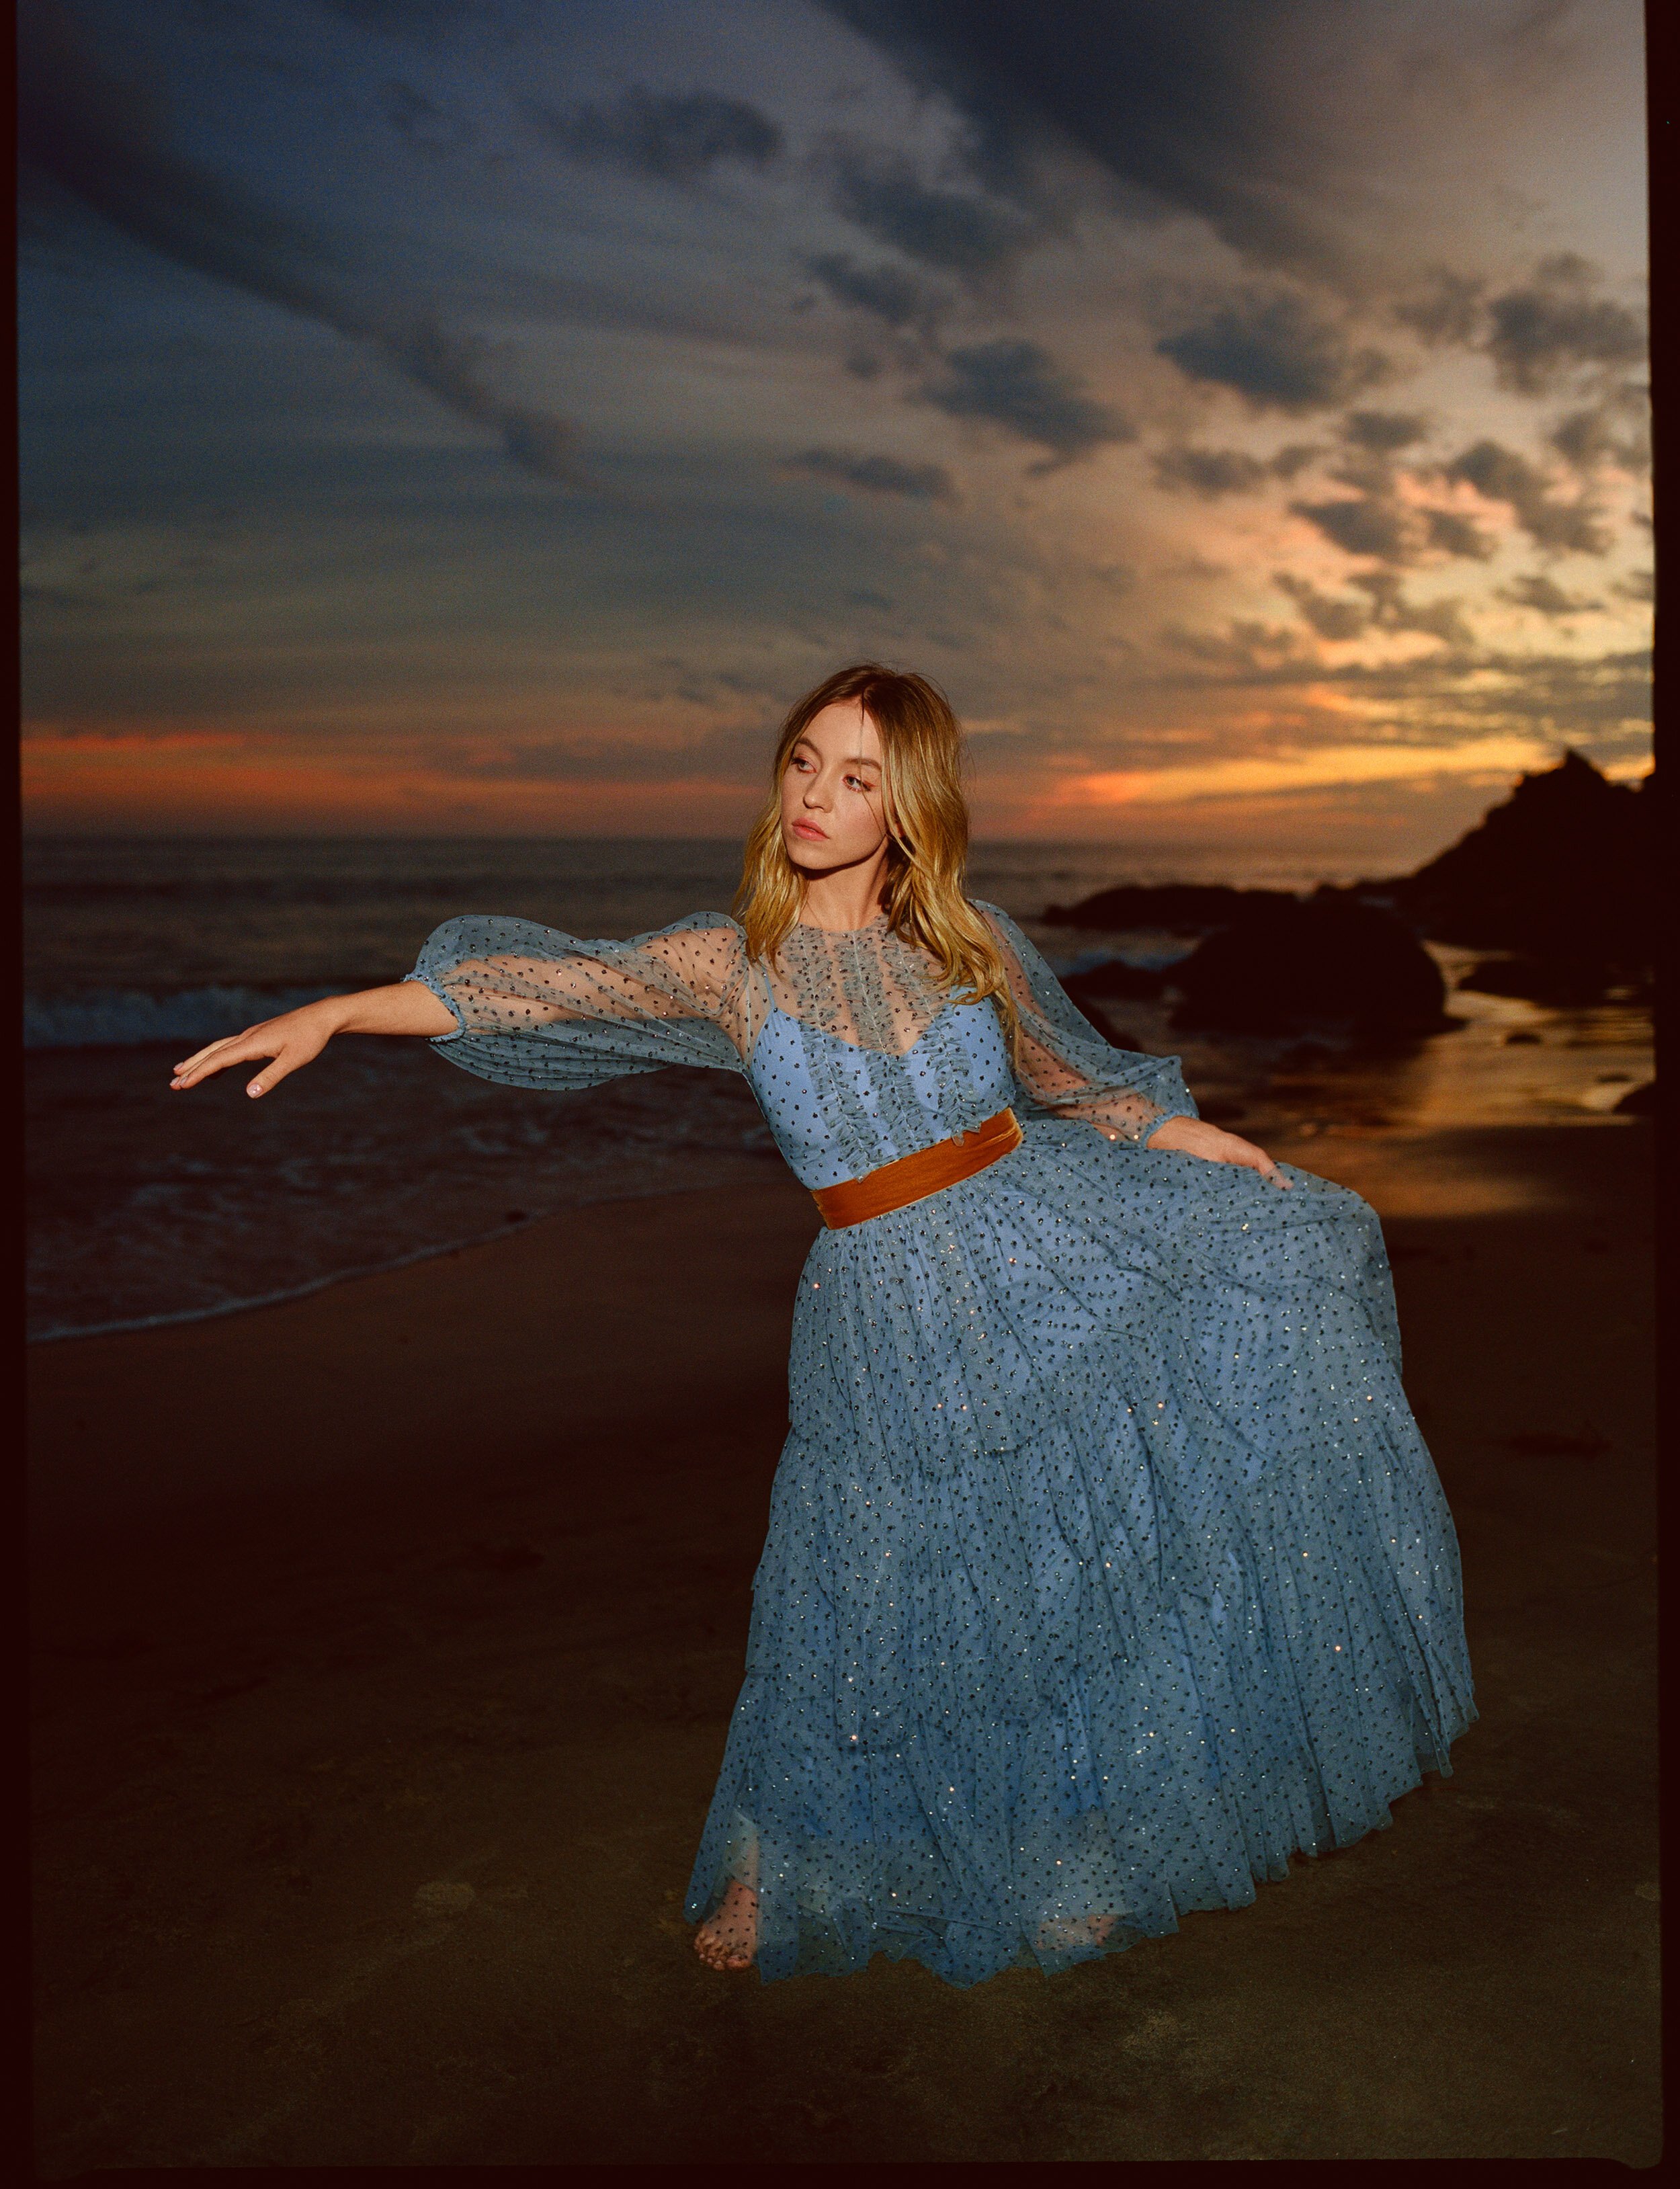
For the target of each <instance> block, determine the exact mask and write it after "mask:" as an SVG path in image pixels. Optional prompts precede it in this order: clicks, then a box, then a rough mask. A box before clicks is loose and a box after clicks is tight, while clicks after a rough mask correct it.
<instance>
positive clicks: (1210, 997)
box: [1044, 752, 1656, 1032]
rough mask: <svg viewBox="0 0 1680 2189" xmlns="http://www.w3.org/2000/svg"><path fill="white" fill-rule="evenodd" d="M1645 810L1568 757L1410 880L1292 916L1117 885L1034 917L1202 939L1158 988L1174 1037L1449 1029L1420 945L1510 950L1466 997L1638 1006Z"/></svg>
mask: <svg viewBox="0 0 1680 2189" xmlns="http://www.w3.org/2000/svg"><path fill="white" fill-rule="evenodd" d="M1655 796H1656V794H1655V778H1654V777H1650V776H1648V777H1646V778H1645V779H1644V781H1643V783H1642V784H1641V785H1640V786H1639V787H1638V789H1628V788H1626V787H1625V786H1623V785H1621V784H1619V783H1611V782H1609V780H1608V779H1607V778H1605V777H1604V775H1602V774H1601V773H1600V772H1599V771H1598V769H1597V768H1596V767H1594V766H1593V765H1592V761H1589V760H1587V759H1586V758H1585V757H1584V756H1583V755H1581V754H1580V753H1577V752H1566V753H1565V754H1564V757H1563V759H1562V760H1561V761H1559V762H1558V765H1557V766H1556V767H1553V768H1547V769H1544V770H1542V771H1541V772H1539V773H1537V774H1535V775H1525V776H1524V777H1523V778H1521V779H1520V781H1519V783H1518V784H1517V786H1516V788H1515V789H1514V790H1513V792H1512V794H1511V795H1510V797H1508V798H1507V799H1506V800H1503V801H1502V803H1501V804H1500V805H1498V806H1494V807H1492V808H1491V810H1490V811H1489V812H1488V813H1487V814H1486V815H1485V816H1484V817H1483V819H1482V820H1481V821H1480V822H1479V823H1478V824H1477V825H1476V827H1475V828H1474V829H1470V830H1468V832H1467V833H1466V834H1464V835H1463V836H1462V837H1461V838H1460V839H1459V840H1458V841H1457V843H1456V844H1454V845H1452V846H1450V848H1449V849H1448V850H1446V851H1443V852H1441V853H1440V856H1439V857H1436V858H1434V859H1431V860H1430V861H1429V862H1428V864H1427V865H1425V866H1422V867H1420V868H1418V869H1417V872H1416V873H1415V874H1397V875H1394V876H1392V877H1390V878H1389V879H1388V880H1372V881H1363V882H1355V883H1354V884H1352V885H1350V886H1349V887H1348V888H1345V889H1343V888H1337V887H1333V886H1332V885H1328V884H1326V885H1324V886H1323V887H1321V888H1320V889H1319V890H1317V891H1315V892H1314V894H1313V896H1312V897H1311V898H1310V899H1309V900H1308V901H1306V902H1302V901H1301V900H1300V899H1298V898H1297V897H1293V896H1291V895H1289V894H1288V893H1287V891H1281V890H1240V889H1228V888H1222V887H1219V886H1216V885H1208V884H1204V883H1191V882H1185V883H1173V884H1169V885H1166V886H1164V887H1160V888H1149V887H1144V886H1132V887H1125V888H1120V889H1110V890H1103V891H1099V892H1098V894H1097V895H1096V896H1095V897H1087V898H1085V899H1084V900H1083V902H1081V903H1079V904H1076V905H1050V906H1049V907H1048V908H1046V910H1045V913H1044V919H1045V921H1046V923H1047V924H1048V925H1052V926H1059V927H1074V928H1084V929H1087V930H1104V931H1106V932H1108V933H1111V934H1114V933H1119V932H1122V931H1123V930H1127V929H1138V928H1159V929H1164V930H1167V931H1168V933H1170V934H1176V935H1184V936H1191V935H1199V936H1204V937H1205V938H1206V940H1204V941H1203V942H1202V944H1201V946H1200V947H1198V948H1197V949H1196V951H1195V952H1194V953H1192V955H1191V956H1190V957H1189V958H1187V959H1183V960H1182V961H1181V962H1180V963H1179V964H1177V965H1175V966H1174V967H1173V968H1172V969H1171V970H1170V971H1169V972H1168V974H1167V976H1165V977H1166V981H1167V984H1168V985H1169V986H1171V987H1175V988H1177V989H1178V990H1179V992H1180V993H1181V994H1182V996H1183V998H1184V1002H1183V1004H1182V1006H1181V1008H1180V1010H1179V1013H1178V1015H1177V1016H1176V1019H1175V1021H1174V1022H1175V1023H1176V1024H1178V1025H1180V1026H1197V1027H1214V1026H1223V1027H1229V1028H1230V1029H1231V1030H1232V1031H1238V1030H1247V1031H1254V1032H1262V1031H1264V1032H1287V1031H1289V1030H1290V1029H1292V1028H1294V1027H1305V1026H1313V1025H1321V1024H1326V1023H1340V1024H1343V1025H1351V1026H1354V1027H1358V1028H1360V1029H1362V1030H1366V1031H1375V1030H1377V1028H1383V1029H1389V1030H1395V1029H1399V1028H1401V1027H1406V1028H1413V1029H1417V1030H1428V1028H1430V1027H1434V1026H1441V1025H1445V1024H1451V1023H1454V1021H1446V1020H1445V1019H1444V1018H1443V1017H1442V1015H1441V1009H1440V1006H1441V999H1442V982H1441V978H1440V973H1439V972H1438V971H1437V970H1436V969H1435V966H1434V960H1433V959H1431V958H1430V957H1429V955H1428V952H1427V951H1426V950H1425V949H1423V947H1422V944H1423V942H1424V941H1428V942H1444V943H1454V944H1457V945H1459V946H1461V947H1468V948H1471V949H1475V950H1486V951H1498V952H1502V953H1509V954H1507V955H1504V956H1502V957H1500V958H1497V959H1489V960H1488V961H1487V962H1486V963H1485V964H1480V965H1479V966H1477V967H1476V968H1475V969H1474V970H1473V971H1472V972H1471V973H1470V974H1469V975H1468V976H1467V978H1466V980H1465V981H1464V985H1465V986H1466V987H1474V988H1478V989H1479V990H1481V991H1483V992H1484V993H1490V994H1494V995H1508V996H1523V997H1526V998H1530V999H1532V1000H1533V1001H1535V1002H1537V1003H1545V1004H1587V1003H1592V1002H1593V1001H1595V1000H1597V999H1598V998H1600V997H1602V996H1603V995H1604V993H1605V991H1606V990H1607V989H1611V988H1615V987H1618V986H1620V987H1622V988H1623V989H1624V990H1626V987H1627V985H1628V984H1629V983H1631V984H1632V987H1633V989H1634V990H1635V991H1638V992H1642V993H1643V992H1644V991H1645V990H1646V989H1647V987H1648V985H1649V976H1650V963H1651V956H1652V936H1653V932H1654V929H1655V887H1656V885H1655V861H1656V849H1655V834H1656V831H1655ZM1110 970H1111V969H1109V968H1100V969H1098V973H1100V974H1102V975H1107V974H1109V972H1110ZM1127 974H1130V975H1131V977H1133V978H1138V977H1141V976H1137V975H1135V974H1133V973H1132V969H1129V968H1125V969H1112V977H1114V978H1115V979H1116V980H1119V979H1121V978H1122V977H1123V976H1124V975H1127ZM1096 977H1097V974H1085V975H1080V976H1076V980H1077V981H1086V982H1089V981H1093V980H1094V979H1095V978H1096ZM1085 993H1089V994H1090V995H1092V996H1095V995H1097V994H1098V993H1112V994H1122V993H1129V994H1134V995H1142V994H1144V993H1147V992H1146V991H1145V989H1143V988H1141V987H1134V988H1130V989H1126V988H1120V987H1116V988H1113V989H1110V990H1107V991H1100V990H1098V989H1096V988H1087V990H1086V992H1085Z"/></svg>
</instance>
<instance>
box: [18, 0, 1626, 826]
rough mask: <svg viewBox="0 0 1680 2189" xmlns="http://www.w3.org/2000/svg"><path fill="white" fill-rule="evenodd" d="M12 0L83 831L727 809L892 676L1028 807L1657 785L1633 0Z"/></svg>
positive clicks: (36, 759) (747, 802)
mask: <svg viewBox="0 0 1680 2189" xmlns="http://www.w3.org/2000/svg"><path fill="white" fill-rule="evenodd" d="M24 43H25V84H26V96H25V144H26V150H27V153H28V155H29V166H28V173H27V179H26V184H25V200H24V215H25V241H24V255H23V276H22V280H23V305H22V310H23V390H24V396H23V411H24V506H25V580H26V599H25V701H26V740H27V742H26V748H25V777H26V784H27V795H28V800H29V805H28V809H27V810H28V813H29V816H30V818H31V823H32V824H33V825H34V826H35V827H37V828H39V829H72V830H76V831H83V832H100V831H111V832H121V833H146V832H151V831H158V832H163V831H169V830H177V829H185V830H189V831H200V830H201V831H217V832H225V833H230V834H236V833H241V832H246V833H257V834H263V833H267V834H278V833H289V832H294V831H295V832H309V831H314V830H320V831H322V832H325V833H333V834H341V833H352V832H360V831H369V832H394V833H400V834H452V833H466V834H480V833H481V834H498V833H502V832H512V833H516V834H529V835H535V834H550V833H552V834H679V835H686V836H699V835H727V834H733V833H735V832H737V831H738V829H739V828H740V827H741V825H742V824H743V823H744V820H745V818H746V817H747V816H748V814H749V812H750V810H751V809H752V807H753V806H754V805H755V802H756V800H757V797H758V796H759V795H760V792H761V783H762V775H763V768H764V761H765V748H766V738H767V736H768V734H769V732H770V731H771V730H772V727H773V726H774V723H775V721H777V719H778V716H779V715H780V713H781V712H782V711H783V709H784V708H785V706H786V704H787V703H788V702H789V699H792V698H794V697H795V696H796V695H797V694H798V693H799V692H800V690H802V689H803V688H804V687H806V686H807V685H808V684H809V683H811V682H814V681H815V680H816V679H817V677H818V676H822V675H823V674H825V673H826V672H827V671H828V670H829V669H831V668H833V667H835V666H837V665H840V663H841V662H843V661H846V660H848V659H854V658H857V657H860V656H874V657H878V658H882V659H886V660H888V661H890V662H891V663H893V664H895V665H900V666H905V667H912V668H918V669H920V670H924V671H925V673H926V674H928V675H930V676H933V677H934V678H935V679H936V680H937V681H938V682H940V683H941V684H942V685H943V686H944V687H945V688H946V689H947V691H948V692H949V693H950V694H951V696H952V698H953V700H954V702H955V703H956V704H957V706H958V708H959V711H960V712H961V713H962V714H963V715H964V718H965V719H966V721H968V723H969V725H970V729H971V731H972V732H973V738H974V748H975V751H974V759H975V789H976V825H977V827H978V829H979V830H980V832H981V834H986V835H990V836H993V837H1006V836H1020V837H1041V838H1074V839H1081V840H1106V841H1113V842H1116V843H1124V844H1135V845H1143V844H1152V845H1156V846H1172V845H1183V846H1220V845H1224V844H1227V843H1229V844H1232V845H1236V844H1242V845H1245V846H1264V847H1269V848H1272V849H1275V850H1276V851H1280V852H1291V853H1294V852H1299V853H1300V854H1301V855H1303V856H1304V857H1321V859H1322V860H1323V861H1324V863H1325V864H1326V870H1327V869H1329V868H1340V867H1342V866H1343V865H1345V864H1346V863H1349V862H1353V863H1362V864H1364V865H1366V867H1369V868H1373V869H1377V868H1384V867H1386V866H1388V865H1389V864H1391V863H1393V864H1400V863H1411V862H1412V861H1414V860H1416V859H1417V858H1418V857H1423V856H1425V855H1427V854H1428V853H1429V852H1430V851H1434V849H1436V848H1438V847H1439V846H1440V844H1441V843H1442V842H1443V841H1445V840H1446V839H1447V838H1448V837H1450V836H1451V834H1454V833H1455V832H1456V831H1457V829H1459V828H1461V827H1462V826H1463V825H1464V824H1465V823H1466V822H1467V821H1468V820H1469V819H1470V818H1472V817H1474V815H1475V814H1476V813H1477V812H1479V811H1480V810H1481V809H1482V808H1483V807H1484V806H1485V805H1487V804H1488V803H1489V801H1490V799H1491V798H1492V797H1494V796H1496V795H1501V793H1502V790H1503V789H1504V787H1505V786H1507V784H1508V783H1510V781H1511V780H1512V779H1513V776H1514V774H1515V773H1516V772H1517V771H1519V769H1522V768H1524V767H1528V766H1543V765H1546V764H1547V763H1548V762H1549V761H1551V760H1552V759H1553V758H1554V757H1555V756H1556V755H1557V754H1558V751H1559V750H1560V749H1561V748H1562V747H1563V746H1564V744H1573V745H1575V746H1577V747H1579V748H1580V749H1583V750H1584V751H1586V752H1587V753H1588V754H1589V755H1592V757H1593V758H1594V759H1595V760H1596V761H1598V762H1599V764H1600V765H1602V766H1608V767H1609V769H1610V770H1611V772H1613V773H1615V774H1617V775H1619V776H1622V777H1624V778H1626V777H1630V776H1632V775H1636V774H1638V773H1640V772H1643V769H1644V767H1645V766H1646V765H1647V764H1648V755H1649V730H1648V726H1647V723H1646V721H1645V719H1644V717H1645V713H1646V702H1645V680H1646V676H1647V663H1648V656H1647V647H1648V643H1649V613H1650V612H1649V594H1650V583H1651V580H1650V575H1649V573H1650V567H1651V562H1650V532H1649V516H1648V501H1647V472H1646V459H1645V455H1644V453H1643V451H1644V441H1645V413H1644V371H1643V301H1644V286H1643V274H1644V218H1643V216H1644V150H1643V111H1642V100H1643V81H1642V53H1641V22H1640V9H1639V7H1638V4H1637V0H820V4H819V0H563V4H555V0H110V4H99V0H74V4H72V0H53V4H51V5H45V6H43V5H36V6H33V7H28V8H25V31H24Z"/></svg>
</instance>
